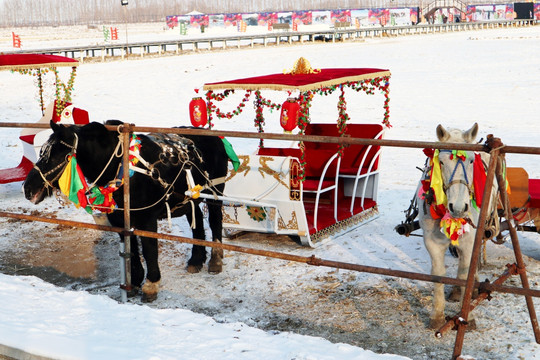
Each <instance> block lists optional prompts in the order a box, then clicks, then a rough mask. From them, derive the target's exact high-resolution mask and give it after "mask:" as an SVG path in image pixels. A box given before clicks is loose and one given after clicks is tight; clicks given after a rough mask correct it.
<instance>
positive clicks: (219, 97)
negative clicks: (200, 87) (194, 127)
mask: <svg viewBox="0 0 540 360" xmlns="http://www.w3.org/2000/svg"><path fill="white" fill-rule="evenodd" d="M233 93H234V90H225V91H224V92H223V93H222V94H214V92H213V91H212V90H209V91H207V92H206V102H207V104H208V107H207V112H208V128H209V129H212V112H215V114H216V116H217V117H218V118H220V119H224V118H227V119H231V118H232V117H233V116H237V115H240V114H241V113H242V111H243V110H244V107H245V106H246V102H248V100H249V98H250V97H251V90H247V91H246V94H245V95H244V97H243V99H242V101H241V102H240V104H238V106H237V107H236V109H234V110H233V111H230V112H227V113H225V112H223V111H221V109H219V108H218V107H217V106H216V105H215V104H214V103H213V102H212V101H218V102H219V101H223V100H225V99H226V98H227V97H228V96H229V95H230V94H233Z"/></svg>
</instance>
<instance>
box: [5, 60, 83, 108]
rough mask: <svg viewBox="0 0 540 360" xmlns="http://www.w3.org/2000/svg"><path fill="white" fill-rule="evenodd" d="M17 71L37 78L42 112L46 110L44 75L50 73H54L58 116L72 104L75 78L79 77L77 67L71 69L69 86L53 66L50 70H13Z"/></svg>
mask: <svg viewBox="0 0 540 360" xmlns="http://www.w3.org/2000/svg"><path fill="white" fill-rule="evenodd" d="M15 71H17V72H18V73H19V74H22V75H31V76H35V77H36V78H37V79H36V81H37V88H38V96H39V105H40V107H41V111H44V110H45V104H44V100H43V94H44V90H43V75H46V74H47V73H49V71H52V72H54V78H55V93H54V96H55V100H56V114H57V115H58V116H60V114H62V111H64V108H65V107H66V106H65V104H66V103H68V102H71V94H72V92H73V88H74V85H75V76H76V75H77V67H76V66H73V67H72V68H71V74H70V76H69V79H68V82H67V84H65V83H64V82H62V80H60V74H59V72H58V69H57V68H56V67H54V66H51V67H49V68H38V69H18V70H12V72H15ZM61 92H63V96H61V95H60V94H61Z"/></svg>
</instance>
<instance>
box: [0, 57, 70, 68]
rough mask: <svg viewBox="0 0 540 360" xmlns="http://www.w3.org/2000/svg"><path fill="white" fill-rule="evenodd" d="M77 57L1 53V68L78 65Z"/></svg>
mask: <svg viewBox="0 0 540 360" xmlns="http://www.w3.org/2000/svg"><path fill="white" fill-rule="evenodd" d="M77 65H79V62H78V61H77V60H75V59H72V58H68V57H65V56H59V55H45V54H4V55H0V70H19V69H39V68H46V67H59V66H77Z"/></svg>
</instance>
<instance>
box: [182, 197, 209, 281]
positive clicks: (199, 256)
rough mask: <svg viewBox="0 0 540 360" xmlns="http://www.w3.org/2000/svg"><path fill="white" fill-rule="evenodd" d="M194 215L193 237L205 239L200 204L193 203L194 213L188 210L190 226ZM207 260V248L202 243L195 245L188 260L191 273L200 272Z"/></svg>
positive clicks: (188, 269) (188, 268)
mask: <svg viewBox="0 0 540 360" xmlns="http://www.w3.org/2000/svg"><path fill="white" fill-rule="evenodd" d="M193 215H195V228H192V233H193V238H194V239H199V240H205V239H206V234H205V233H204V221H203V220H204V218H203V214H202V211H201V209H200V208H199V205H196V204H193V214H192V213H191V212H190V211H188V213H187V214H186V216H187V219H188V222H189V224H190V226H191V225H192V224H193ZM205 262H206V248H205V247H204V246H200V245H193V247H192V249H191V258H190V259H189V260H188V267H187V271H188V272H189V273H192V274H194V273H198V272H200V271H201V269H202V267H203V264H204V263H205Z"/></svg>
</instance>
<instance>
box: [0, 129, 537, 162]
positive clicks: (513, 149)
mask: <svg viewBox="0 0 540 360" xmlns="http://www.w3.org/2000/svg"><path fill="white" fill-rule="evenodd" d="M1 127H15V128H40V129H48V128H49V125H48V124H25V123H8V122H4V123H1V122H0V128H1ZM107 128H108V129H109V130H117V129H118V127H117V126H110V125H109V126H107ZM132 129H133V131H139V132H159V133H169V134H185V135H206V136H226V137H241V138H246V139H271V140H285V141H307V142H324V143H335V144H346V145H374V146H390V147H405V148H420V149H423V148H428V149H445V150H470V151H486V148H485V146H484V145H481V144H461V143H440V142H434V141H412V140H390V139H362V138H353V137H335V136H318V135H299V134H277V133H254V132H245V131H224V130H208V129H193V128H162V127H148V126H133V127H132ZM499 151H500V152H501V153H514V154H531V155H540V147H531V146H509V145H505V146H504V147H503V148H501V149H499Z"/></svg>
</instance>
